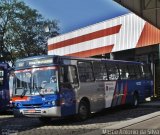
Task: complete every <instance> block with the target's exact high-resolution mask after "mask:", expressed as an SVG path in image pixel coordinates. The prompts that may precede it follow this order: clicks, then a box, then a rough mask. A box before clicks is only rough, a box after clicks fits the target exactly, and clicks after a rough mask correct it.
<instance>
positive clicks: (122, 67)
mask: <svg viewBox="0 0 160 135" xmlns="http://www.w3.org/2000/svg"><path fill="white" fill-rule="evenodd" d="M119 73H120V77H121V79H128V77H129V72H128V69H127V65H126V64H123V63H122V64H119Z"/></svg>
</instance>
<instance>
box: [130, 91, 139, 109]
mask: <svg viewBox="0 0 160 135" xmlns="http://www.w3.org/2000/svg"><path fill="white" fill-rule="evenodd" d="M138 105H139V100H138V94H137V93H134V95H133V102H132V106H133V107H134V108H136V107H138Z"/></svg>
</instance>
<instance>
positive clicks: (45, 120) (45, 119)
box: [39, 117, 52, 124]
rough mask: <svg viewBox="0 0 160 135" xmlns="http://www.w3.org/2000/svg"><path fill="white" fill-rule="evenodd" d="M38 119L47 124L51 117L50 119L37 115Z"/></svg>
mask: <svg viewBox="0 0 160 135" xmlns="http://www.w3.org/2000/svg"><path fill="white" fill-rule="evenodd" d="M39 120H40V121H41V122H42V123H45V124H49V123H50V122H51V120H52V119H51V118H50V117H39Z"/></svg>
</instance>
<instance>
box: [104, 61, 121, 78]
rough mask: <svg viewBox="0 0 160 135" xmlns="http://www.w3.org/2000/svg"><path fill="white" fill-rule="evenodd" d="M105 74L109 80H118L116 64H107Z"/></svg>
mask: <svg viewBox="0 0 160 135" xmlns="http://www.w3.org/2000/svg"><path fill="white" fill-rule="evenodd" d="M107 72H108V77H109V80H118V79H119V72H118V68H117V66H116V64H114V63H112V64H111V63H108V64H107Z"/></svg>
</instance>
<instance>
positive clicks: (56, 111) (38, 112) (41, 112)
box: [14, 107, 61, 117]
mask: <svg viewBox="0 0 160 135" xmlns="http://www.w3.org/2000/svg"><path fill="white" fill-rule="evenodd" d="M14 115H15V116H17V117H18V116H27V117H60V116H61V107H51V108H33V109H14Z"/></svg>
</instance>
